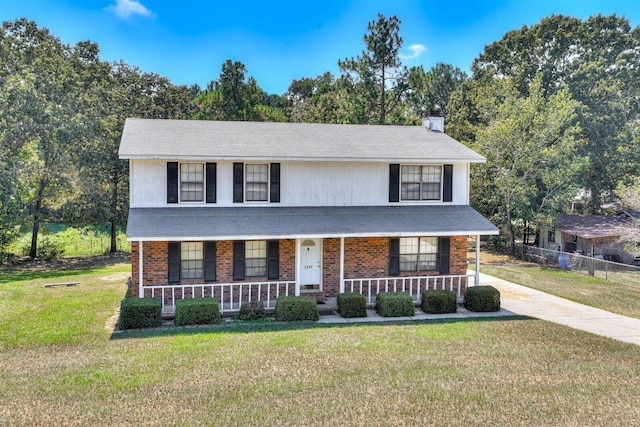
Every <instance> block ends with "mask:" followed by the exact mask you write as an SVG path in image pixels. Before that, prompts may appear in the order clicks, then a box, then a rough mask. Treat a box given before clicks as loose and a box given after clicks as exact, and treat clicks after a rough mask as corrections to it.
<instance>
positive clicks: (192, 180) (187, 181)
mask: <svg viewBox="0 0 640 427" xmlns="http://www.w3.org/2000/svg"><path fill="white" fill-rule="evenodd" d="M180 201H181V202H203V201H204V164H203V163H181V164H180Z"/></svg>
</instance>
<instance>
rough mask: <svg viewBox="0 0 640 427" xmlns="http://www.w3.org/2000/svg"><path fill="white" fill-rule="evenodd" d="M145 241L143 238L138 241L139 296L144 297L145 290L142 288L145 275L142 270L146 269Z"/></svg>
mask: <svg viewBox="0 0 640 427" xmlns="http://www.w3.org/2000/svg"><path fill="white" fill-rule="evenodd" d="M143 245H144V242H143V241H142V240H140V241H138V298H144V291H143V289H142V278H143V277H144V276H143V274H142V271H143V270H144V268H143V267H144V266H143V265H142V259H143V256H142V247H143Z"/></svg>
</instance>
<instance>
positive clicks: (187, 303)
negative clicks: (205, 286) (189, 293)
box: [173, 298, 220, 326]
mask: <svg viewBox="0 0 640 427" xmlns="http://www.w3.org/2000/svg"><path fill="white" fill-rule="evenodd" d="M173 323H174V324H175V325H176V326H183V325H208V324H210V323H220V305H219V304H218V300H216V299H214V298H187V299H179V300H177V301H176V317H175V318H174V319H173Z"/></svg>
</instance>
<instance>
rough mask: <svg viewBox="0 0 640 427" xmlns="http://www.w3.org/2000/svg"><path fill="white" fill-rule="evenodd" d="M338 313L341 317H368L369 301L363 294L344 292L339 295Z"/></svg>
mask: <svg viewBox="0 0 640 427" xmlns="http://www.w3.org/2000/svg"><path fill="white" fill-rule="evenodd" d="M337 301H338V313H340V316H342V317H345V318H349V317H367V299H366V298H365V297H364V295H362V294H358V293H355V292H344V293H342V294H338V298H337Z"/></svg>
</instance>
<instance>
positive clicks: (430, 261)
mask: <svg viewBox="0 0 640 427" xmlns="http://www.w3.org/2000/svg"><path fill="white" fill-rule="evenodd" d="M410 239H411V240H413V239H417V240H418V241H417V252H403V248H406V243H407V241H408V240H410ZM423 239H425V240H426V239H429V240H432V241H430V242H428V243H426V244H427V245H428V246H427V247H429V246H431V247H435V252H426V251H425V252H423V251H422V240H423ZM399 245H400V247H399V252H398V254H399V262H398V267H399V268H398V271H399V272H400V273H423V272H438V269H439V265H438V264H439V259H440V258H439V257H440V239H439V238H438V237H434V236H420V237H400V238H399ZM422 255H427V256H428V258H427V259H425V261H421V256H422ZM408 256H412V257H415V259H414V260H411V261H409V262H412V263H415V268H409V269H407V268H403V264H406V263H407V262H408V261H406V260H403V257H405V258H406V257H408ZM422 263H424V264H427V265H429V266H430V267H429V268H426V269H422V268H421V264H422Z"/></svg>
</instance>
